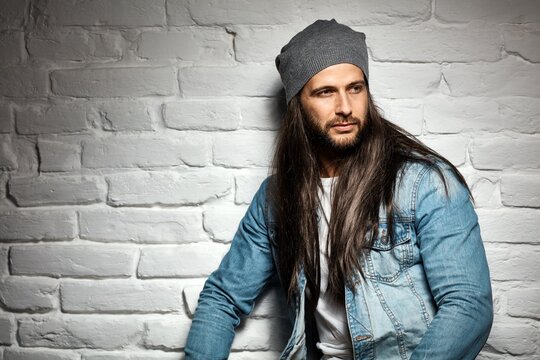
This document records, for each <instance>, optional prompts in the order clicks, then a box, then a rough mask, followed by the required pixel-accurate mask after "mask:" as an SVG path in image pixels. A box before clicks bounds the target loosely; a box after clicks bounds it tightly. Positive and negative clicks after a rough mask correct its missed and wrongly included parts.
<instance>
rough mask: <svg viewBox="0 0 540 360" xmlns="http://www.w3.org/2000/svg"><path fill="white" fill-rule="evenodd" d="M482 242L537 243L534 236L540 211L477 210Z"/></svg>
mask: <svg viewBox="0 0 540 360" xmlns="http://www.w3.org/2000/svg"><path fill="white" fill-rule="evenodd" d="M477 213H478V217H479V220H480V227H481V229H482V238H483V239H484V241H493V242H508V243H539V242H540V239H538V237H537V236H536V233H537V226H536V224H539V223H540V211H538V210H532V209H505V208H502V209H479V210H477Z"/></svg>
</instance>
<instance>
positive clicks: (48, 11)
mask: <svg viewBox="0 0 540 360" xmlns="http://www.w3.org/2000/svg"><path fill="white" fill-rule="evenodd" d="M37 6H38V7H39V10H40V17H41V19H39V20H45V22H46V23H47V24H49V25H82V26H85V25H87V26H88V25H93V26H111V25H112V26H162V25H165V0H116V1H114V2H111V1H108V0H93V1H90V2H82V3H81V2H80V1H78V0H47V1H45V0H42V1H40V2H39V3H38V4H37Z"/></svg>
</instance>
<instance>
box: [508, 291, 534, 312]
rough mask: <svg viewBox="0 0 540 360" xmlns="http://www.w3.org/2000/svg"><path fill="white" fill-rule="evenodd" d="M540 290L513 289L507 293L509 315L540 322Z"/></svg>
mask: <svg viewBox="0 0 540 360" xmlns="http://www.w3.org/2000/svg"><path fill="white" fill-rule="evenodd" d="M538 294H540V288H538V287H531V288H513V289H510V290H509V291H508V293H507V297H508V314H509V315H511V316H518V317H528V318H533V319H537V320H540V298H539V297H538Z"/></svg>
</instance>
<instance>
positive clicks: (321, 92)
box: [317, 89, 332, 96]
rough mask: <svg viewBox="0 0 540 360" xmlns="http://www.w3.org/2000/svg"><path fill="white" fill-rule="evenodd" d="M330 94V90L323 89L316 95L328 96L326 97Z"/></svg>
mask: <svg viewBox="0 0 540 360" xmlns="http://www.w3.org/2000/svg"><path fill="white" fill-rule="evenodd" d="M331 93H332V90H330V89H324V90H321V91H319V92H318V93H317V94H318V95H319V96H328V95H330V94H331Z"/></svg>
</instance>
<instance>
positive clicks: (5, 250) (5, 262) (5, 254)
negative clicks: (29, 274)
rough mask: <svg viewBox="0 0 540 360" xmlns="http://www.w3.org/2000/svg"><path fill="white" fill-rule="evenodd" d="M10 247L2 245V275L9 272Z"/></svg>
mask: <svg viewBox="0 0 540 360" xmlns="http://www.w3.org/2000/svg"><path fill="white" fill-rule="evenodd" d="M8 258H9V247H7V246H6V247H3V246H0V276H7V275H8V274H9V261H8Z"/></svg>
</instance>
